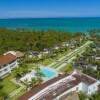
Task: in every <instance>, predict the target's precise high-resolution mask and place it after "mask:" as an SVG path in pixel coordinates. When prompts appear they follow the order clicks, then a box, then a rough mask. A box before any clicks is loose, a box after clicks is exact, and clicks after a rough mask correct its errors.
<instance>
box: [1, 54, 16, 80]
mask: <svg viewBox="0 0 100 100" xmlns="http://www.w3.org/2000/svg"><path fill="white" fill-rule="evenodd" d="M16 66H17V58H16V56H14V55H13V54H11V53H7V54H5V55H3V56H0V78H3V77H4V76H6V75H8V74H9V73H11V70H12V69H13V68H15V67H16Z"/></svg>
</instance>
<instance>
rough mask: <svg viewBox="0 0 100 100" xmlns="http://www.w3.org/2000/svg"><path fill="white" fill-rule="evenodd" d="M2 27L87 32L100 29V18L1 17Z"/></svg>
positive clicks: (0, 24)
mask: <svg viewBox="0 0 100 100" xmlns="http://www.w3.org/2000/svg"><path fill="white" fill-rule="evenodd" d="M0 27H3V28H8V29H16V28H27V29H29V30H48V29H52V30H57V31H58V30H63V31H69V32H72V33H74V32H79V31H80V32H87V31H88V30H90V29H100V18H21V19H0Z"/></svg>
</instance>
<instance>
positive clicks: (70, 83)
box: [18, 71, 100, 100]
mask: <svg viewBox="0 0 100 100" xmlns="http://www.w3.org/2000/svg"><path fill="white" fill-rule="evenodd" d="M99 86H100V81H98V80H96V79H94V78H92V77H90V76H87V75H85V74H83V73H80V72H77V71H74V72H73V73H72V74H65V75H60V76H58V77H55V78H53V79H51V80H49V81H47V82H45V83H43V84H41V85H39V86H37V87H35V88H33V89H31V90H30V91H28V92H27V93H26V94H24V95H23V96H21V97H20V98H18V100H62V99H61V98H62V97H63V96H64V95H67V94H68V93H70V92H72V91H76V92H78V91H82V92H85V93H86V94H88V95H91V94H93V93H94V92H96V91H97V90H98V89H99V88H98V87H99Z"/></svg>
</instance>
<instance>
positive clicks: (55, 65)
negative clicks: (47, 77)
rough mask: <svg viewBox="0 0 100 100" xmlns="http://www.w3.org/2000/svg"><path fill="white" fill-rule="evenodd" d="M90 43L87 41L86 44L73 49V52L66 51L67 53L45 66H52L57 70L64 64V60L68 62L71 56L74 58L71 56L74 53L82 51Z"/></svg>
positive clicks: (74, 54)
mask: <svg viewBox="0 0 100 100" xmlns="http://www.w3.org/2000/svg"><path fill="white" fill-rule="evenodd" d="M90 43H91V42H90V41H88V42H87V43H86V44H84V45H82V46H81V47H79V48H77V49H75V50H74V51H73V52H70V53H68V54H67V55H65V56H63V57H62V58H60V59H58V60H57V61H55V62H53V63H51V64H50V65H48V66H47V67H52V68H55V69H57V70H60V69H61V68H63V67H64V66H66V65H65V63H64V62H65V61H66V60H68V62H71V61H72V60H71V58H72V59H74V58H73V57H74V56H76V54H79V53H80V52H82V51H83V50H84V49H85V48H86V47H87V46H88V45H89V44H90ZM70 60H71V61H70ZM59 66H60V67H59Z"/></svg>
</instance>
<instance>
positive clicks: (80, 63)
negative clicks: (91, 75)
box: [74, 60, 97, 70]
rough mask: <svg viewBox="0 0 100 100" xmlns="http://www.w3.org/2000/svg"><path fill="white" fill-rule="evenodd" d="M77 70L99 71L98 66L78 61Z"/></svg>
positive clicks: (76, 63)
mask: <svg viewBox="0 0 100 100" xmlns="http://www.w3.org/2000/svg"><path fill="white" fill-rule="evenodd" d="M74 67H75V68H91V69H93V70H97V65H96V64H90V63H88V62H85V61H82V60H78V61H77V62H75V63H74Z"/></svg>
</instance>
